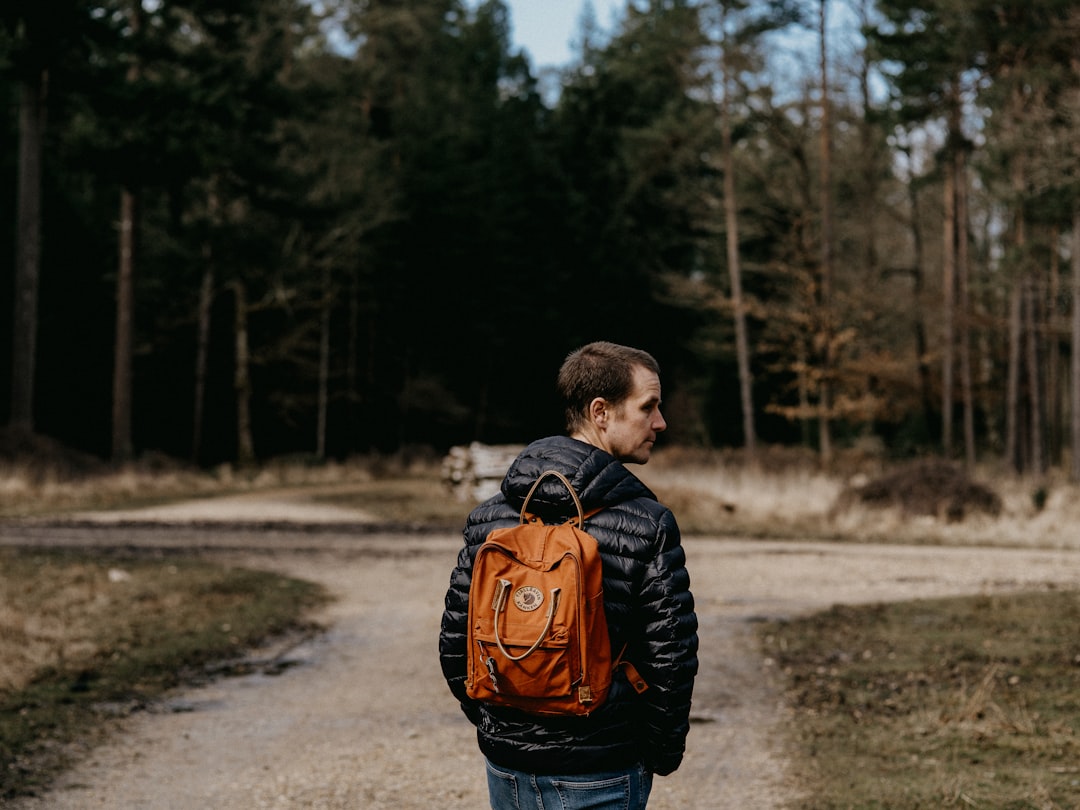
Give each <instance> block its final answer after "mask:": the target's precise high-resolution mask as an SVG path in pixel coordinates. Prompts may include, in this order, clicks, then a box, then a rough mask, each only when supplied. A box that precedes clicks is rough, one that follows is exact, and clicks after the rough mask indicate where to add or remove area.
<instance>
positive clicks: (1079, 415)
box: [1070, 206, 1080, 481]
mask: <svg viewBox="0 0 1080 810" xmlns="http://www.w3.org/2000/svg"><path fill="white" fill-rule="evenodd" d="M1072 237H1073V238H1072V363H1071V366H1072V367H1071V369H1070V372H1071V374H1070V376H1071V377H1072V396H1071V400H1072V401H1071V403H1070V404H1071V411H1072V412H1071V414H1070V416H1071V423H1072V431H1071V432H1072V435H1071V437H1070V438H1071V439H1072V453H1071V457H1072V458H1071V461H1072V463H1071V465H1070V471H1071V474H1072V480H1073V481H1080V206H1077V207H1076V208H1075V209H1074V211H1073V221H1072Z"/></svg>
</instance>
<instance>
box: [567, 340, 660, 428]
mask: <svg viewBox="0 0 1080 810" xmlns="http://www.w3.org/2000/svg"><path fill="white" fill-rule="evenodd" d="M637 366H643V367H644V368H646V369H648V370H649V371H651V372H653V373H654V374H656V375H657V376H658V377H659V376H660V365H659V363H657V362H656V359H655V358H654V357H653V356H652V355H651V354H649V353H648V352H646V351H642V350H641V349H634V348H632V347H630V346H620V345H619V344H618V343H609V342H607V341H604V340H601V341H597V342H595V343H589V344H588V345H585V346H582V347H581V348H580V349H576V350H574V351H572V352H570V354H568V355H567V356H566V360H564V361H563V364H562V368H560V369H559V377H558V381H557V382H556V388H557V390H558V392H559V396H560V397H561V398H562V401H563V406H564V407H565V409H566V431H567V433H574V432H575V431H576V430H577V429H578V428H579V427H581V426H582V424H583V423H584V421H585V418H586V414H587V412H588V409H589V403H590V402H592V401H593V400H594V399H596V398H597V397H602V398H604V399H606V400H607V401H608V402H610V403H611V404H612V405H619V404H621V403H622V402H624V401H626V399H627V398H628V397H629V396H630V394H632V393H633V391H634V368H635V367H637Z"/></svg>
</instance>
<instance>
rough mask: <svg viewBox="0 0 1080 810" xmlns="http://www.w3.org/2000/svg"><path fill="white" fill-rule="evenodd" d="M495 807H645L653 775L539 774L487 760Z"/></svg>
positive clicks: (506, 809) (548, 809)
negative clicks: (524, 771) (517, 769)
mask: <svg viewBox="0 0 1080 810" xmlns="http://www.w3.org/2000/svg"><path fill="white" fill-rule="evenodd" d="M487 780H488V796H489V797H490V799H491V810H645V805H646V804H648V802H649V793H650V791H651V790H652V781H653V775H652V774H651V773H648V772H646V770H645V769H644V768H642V767H641V766H640V765H636V766H634V767H633V768H628V769H626V770H622V771H608V772H605V773H587V774H575V775H572V776H537V775H535V774H531V773H523V772H522V771H515V770H511V769H510V768H504V767H502V766H501V765H493V764H492V763H491V762H488V763H487Z"/></svg>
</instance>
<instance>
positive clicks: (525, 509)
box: [520, 470, 593, 526]
mask: <svg viewBox="0 0 1080 810" xmlns="http://www.w3.org/2000/svg"><path fill="white" fill-rule="evenodd" d="M549 475H550V476H553V477H555V478H558V479H559V480H560V481H562V483H563V486H565V487H566V491H567V492H569V493H570V497H571V498H573V499H574V506H576V507H577V518H576V520H577V523H576V524H575V525H577V526H580V525H581V524H582V523H584V522H585V512H584V511H583V510H582V508H581V498H579V497H578V494H577V492H576V491H575V490H574V485H573V484H571V483H570V479H569V478H567V477H566V476H565V475H563V474H562V473H561V472H559V471H558V470H544V472H542V473H540V475H538V476H537V477H536V480H535V481H534V482H533V485H532V486H531V487H530V488H529V493H528V494H527V495H526V496H525V501H524V502H523V503H522V504H521V515H520V517H521V522H522V523H532V522H534V521H535V520H536V519H537V518H536V516H535V515H534V514H533V513H532V512H530V511H529V501H531V500H532V496H533V495H534V494H536V490H537V489H538V488H539V487H540V482H541V481H543V480H544V479H545V478H547V477H548V476H549ZM589 514H590V515H591V514H593V513H592V512H590V513H589ZM570 519H571V520H575V518H570Z"/></svg>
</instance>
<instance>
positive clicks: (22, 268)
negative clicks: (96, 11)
mask: <svg viewBox="0 0 1080 810" xmlns="http://www.w3.org/2000/svg"><path fill="white" fill-rule="evenodd" d="M47 88H48V73H47V72H46V71H45V70H42V71H40V72H38V73H35V74H34V75H33V77H32V78H30V79H27V80H26V81H24V82H23V83H22V85H21V87H20V95H19V179H18V191H17V197H16V207H17V212H16V215H15V216H16V232H15V290H14V293H15V300H14V312H13V313H12V314H13V323H12V341H11V415H10V425H11V427H12V429H14V430H17V431H23V432H26V433H32V432H33V431H34V377H35V373H36V367H37V327H38V279H39V278H40V274H41V155H42V149H43V143H44V139H45V119H46V109H47V106H46V93H47Z"/></svg>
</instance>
